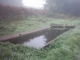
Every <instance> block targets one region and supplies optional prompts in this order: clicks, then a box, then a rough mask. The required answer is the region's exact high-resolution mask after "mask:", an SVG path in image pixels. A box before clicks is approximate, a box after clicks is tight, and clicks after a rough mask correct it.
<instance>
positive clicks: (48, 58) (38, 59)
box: [0, 18, 80, 60]
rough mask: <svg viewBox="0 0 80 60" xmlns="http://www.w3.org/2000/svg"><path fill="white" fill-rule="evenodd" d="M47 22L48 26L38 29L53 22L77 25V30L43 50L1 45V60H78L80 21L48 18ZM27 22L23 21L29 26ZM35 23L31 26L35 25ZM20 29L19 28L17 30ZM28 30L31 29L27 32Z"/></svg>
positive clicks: (67, 33)
mask: <svg viewBox="0 0 80 60" xmlns="http://www.w3.org/2000/svg"><path fill="white" fill-rule="evenodd" d="M37 19H41V18H37ZM30 20H33V21H34V20H36V18H30ZM46 20H47V22H46V24H43V25H40V26H38V27H42V26H45V25H47V26H48V25H49V24H50V23H52V22H53V23H57V24H64V25H65V24H68V25H75V26H76V28H75V29H72V30H70V31H68V32H66V33H64V34H62V35H60V36H59V37H57V38H56V41H55V42H52V43H51V44H50V45H49V46H48V47H45V48H44V49H42V50H38V49H34V48H30V47H27V46H23V45H13V44H11V43H8V42H6V43H0V59H1V60H77V54H78V53H79V50H80V49H79V47H80V43H79V41H80V31H79V30H80V27H79V26H80V25H79V24H80V23H79V22H80V21H79V19H74V20H73V19H72V20H71V19H70V20H64V19H52V18H48V19H46ZM25 21H26V20H23V21H21V22H24V24H27V23H26V22H25ZM33 21H32V22H31V23H30V24H32V23H34V22H33ZM38 21H39V20H38ZM35 22H36V21H35ZM37 23H39V24H40V23H41V22H37ZM42 23H43V22H42ZM42 23H41V24H42ZM12 24H14V23H12ZM39 24H37V25H39ZM33 25H34V24H33ZM21 26H22V25H21ZM21 26H20V27H21ZM20 27H18V26H17V29H18V28H20ZM24 27H25V25H24ZM32 27H33V26H32ZM35 28H36V27H35ZM22 29H24V28H22ZM28 29H29V28H27V29H25V30H28ZM33 29H34V27H33ZM25 30H24V31H25ZM16 31H19V32H21V31H23V30H20V29H19V30H16Z"/></svg>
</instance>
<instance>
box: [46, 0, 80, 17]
mask: <svg viewBox="0 0 80 60" xmlns="http://www.w3.org/2000/svg"><path fill="white" fill-rule="evenodd" d="M45 8H46V9H48V10H49V11H51V12H52V13H61V14H71V15H75V16H80V14H79V13H80V0H46V4H45Z"/></svg>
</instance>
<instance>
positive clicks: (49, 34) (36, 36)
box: [8, 29, 69, 48]
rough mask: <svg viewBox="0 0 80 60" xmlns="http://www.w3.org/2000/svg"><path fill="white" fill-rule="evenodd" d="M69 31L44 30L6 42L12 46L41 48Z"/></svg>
mask: <svg viewBox="0 0 80 60" xmlns="http://www.w3.org/2000/svg"><path fill="white" fill-rule="evenodd" d="M68 30H69V29H63V30H59V29H58V30H57V29H54V30H53V29H45V30H42V31H38V32H34V33H30V34H27V35H22V36H19V37H17V38H13V39H9V40H8V41H9V42H11V43H13V44H23V45H27V46H30V47H34V48H42V47H43V46H45V45H46V44H47V43H49V42H50V41H52V40H54V39H55V38H56V37H57V36H59V35H60V34H62V33H63V32H66V31H68Z"/></svg>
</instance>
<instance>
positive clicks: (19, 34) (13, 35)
mask: <svg viewBox="0 0 80 60" xmlns="http://www.w3.org/2000/svg"><path fill="white" fill-rule="evenodd" d="M47 28H50V26H47V27H42V28H38V29H36V30H30V31H25V32H21V33H17V34H12V35H8V36H3V37H1V38H0V42H1V41H6V40H9V39H12V38H16V37H19V36H21V35H26V34H30V33H33V32H37V31H40V30H43V29H47Z"/></svg>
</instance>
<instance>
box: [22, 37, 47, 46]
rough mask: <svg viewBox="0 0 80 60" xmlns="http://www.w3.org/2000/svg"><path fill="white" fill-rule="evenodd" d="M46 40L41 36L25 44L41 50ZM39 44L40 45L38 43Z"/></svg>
mask: <svg viewBox="0 0 80 60" xmlns="http://www.w3.org/2000/svg"><path fill="white" fill-rule="evenodd" d="M46 40H47V39H46V38H45V36H39V37H36V38H33V39H30V40H29V41H28V42H27V41H26V42H24V43H23V44H24V45H27V46H30V47H32V46H33V47H36V48H41V47H42V46H44V45H45V43H46ZM38 42H39V43H38Z"/></svg>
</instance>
